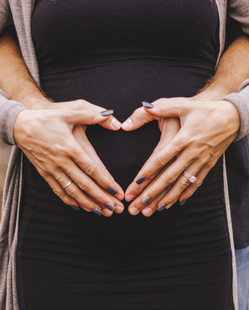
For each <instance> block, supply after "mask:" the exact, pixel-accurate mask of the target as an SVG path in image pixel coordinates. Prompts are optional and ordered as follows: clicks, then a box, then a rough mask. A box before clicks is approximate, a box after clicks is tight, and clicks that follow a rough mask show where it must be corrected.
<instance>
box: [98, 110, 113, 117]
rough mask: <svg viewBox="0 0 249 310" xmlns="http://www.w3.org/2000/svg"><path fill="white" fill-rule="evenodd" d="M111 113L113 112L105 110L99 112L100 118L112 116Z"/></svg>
mask: <svg viewBox="0 0 249 310" xmlns="http://www.w3.org/2000/svg"><path fill="white" fill-rule="evenodd" d="M113 112H114V111H113V110H106V111H102V112H100V114H101V115H102V116H109V115H112V114H113Z"/></svg>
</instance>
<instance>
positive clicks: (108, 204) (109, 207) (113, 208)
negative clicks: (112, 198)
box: [105, 202, 115, 211]
mask: <svg viewBox="0 0 249 310" xmlns="http://www.w3.org/2000/svg"><path fill="white" fill-rule="evenodd" d="M105 206H106V208H107V209H109V210H110V211H114V210H115V207H114V205H113V204H111V203H109V202H108V203H106V204H105Z"/></svg>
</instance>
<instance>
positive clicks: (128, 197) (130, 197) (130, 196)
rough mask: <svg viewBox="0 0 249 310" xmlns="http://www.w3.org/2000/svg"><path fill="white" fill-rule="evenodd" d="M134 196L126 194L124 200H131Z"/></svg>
mask: <svg viewBox="0 0 249 310" xmlns="http://www.w3.org/2000/svg"><path fill="white" fill-rule="evenodd" d="M134 198H135V196H134V195H127V196H126V197H125V200H126V201H128V202H129V201H132V200H133V199H134Z"/></svg>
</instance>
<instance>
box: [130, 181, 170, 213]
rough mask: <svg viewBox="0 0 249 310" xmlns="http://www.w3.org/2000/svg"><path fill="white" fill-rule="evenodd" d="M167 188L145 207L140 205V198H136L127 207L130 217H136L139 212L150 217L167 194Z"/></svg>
mask: <svg viewBox="0 0 249 310" xmlns="http://www.w3.org/2000/svg"><path fill="white" fill-rule="evenodd" d="M169 188H170V186H169V187H166V188H165V189H164V190H163V192H162V193H160V195H158V196H157V197H154V199H153V200H152V199H151V200H150V201H149V202H148V203H147V204H146V205H144V204H142V203H141V197H140V196H139V197H137V198H136V199H135V200H134V201H133V202H132V203H131V204H130V206H129V208H128V211H129V213H130V214H131V215H137V214H138V213H139V212H141V211H143V212H142V213H143V215H144V216H151V215H152V214H153V213H154V212H155V211H156V210H157V205H158V202H159V200H160V199H162V198H163V196H164V195H165V194H166V193H167V191H168V190H169Z"/></svg>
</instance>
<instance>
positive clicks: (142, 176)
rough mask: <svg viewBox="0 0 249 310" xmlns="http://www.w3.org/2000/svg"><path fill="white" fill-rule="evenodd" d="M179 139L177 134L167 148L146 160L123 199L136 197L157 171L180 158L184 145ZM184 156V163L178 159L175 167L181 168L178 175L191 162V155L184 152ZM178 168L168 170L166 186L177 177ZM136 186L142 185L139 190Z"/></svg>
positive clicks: (161, 149)
mask: <svg viewBox="0 0 249 310" xmlns="http://www.w3.org/2000/svg"><path fill="white" fill-rule="evenodd" d="M180 131H181V130H180ZM179 136H180V138H179ZM181 139H182V138H181V135H180V134H179V133H178V134H176V136H175V137H174V138H173V139H172V140H171V141H170V142H169V143H168V144H167V147H164V148H160V149H159V150H156V152H155V153H154V152H153V154H152V156H151V157H150V158H149V160H147V162H146V163H145V164H144V166H143V167H142V168H141V170H140V171H139V173H138V174H137V176H136V178H135V179H134V181H133V182H132V184H131V185H130V186H129V187H128V189H127V191H126V193H125V197H128V196H129V198H130V197H132V196H134V197H135V196H136V195H137V192H138V191H139V190H140V189H142V187H144V184H146V183H147V184H148V183H150V182H151V180H153V179H154V177H155V175H157V173H158V172H159V171H161V170H162V169H163V168H164V167H166V166H169V163H170V162H171V160H174V158H175V156H176V155H178V156H179V158H181V156H180V154H181V153H180V152H181V151H182V149H183V147H184V144H183V143H182V142H181ZM184 154H186V155H187V156H189V157H187V156H185V157H186V159H185V158H184V160H186V162H185V163H184V162H183V161H179V158H178V160H177V165H178V166H180V167H181V170H179V171H180V172H179V173H181V171H183V170H184V169H185V168H186V167H187V166H188V165H189V164H190V159H191V160H192V154H191V153H189V152H184ZM178 166H174V167H175V170H174V171H171V170H169V172H170V173H168V174H167V175H166V177H167V178H168V181H167V185H166V186H168V185H169V184H171V183H173V182H174V181H175V180H176V178H177V177H178V176H179V175H177V173H176V169H177V168H179V167H178ZM173 173H174V174H173ZM141 180H142V182H141ZM136 184H138V185H140V184H142V186H141V187H140V188H139V187H138V186H137V185H136ZM126 199H127V198H126Z"/></svg>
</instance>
